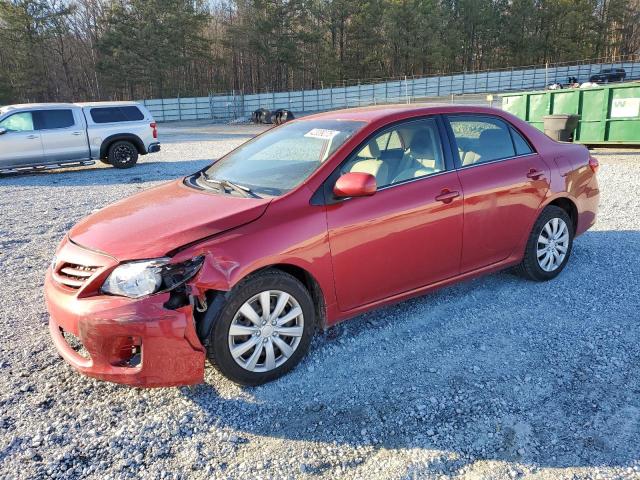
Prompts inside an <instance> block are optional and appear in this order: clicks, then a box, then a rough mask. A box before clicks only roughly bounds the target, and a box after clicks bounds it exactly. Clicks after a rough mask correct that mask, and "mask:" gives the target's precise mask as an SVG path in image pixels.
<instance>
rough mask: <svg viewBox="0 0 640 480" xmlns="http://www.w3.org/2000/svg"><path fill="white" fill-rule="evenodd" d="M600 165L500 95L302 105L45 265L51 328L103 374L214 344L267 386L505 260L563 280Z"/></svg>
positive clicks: (194, 356) (136, 378)
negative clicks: (381, 315) (324, 109)
mask: <svg viewBox="0 0 640 480" xmlns="http://www.w3.org/2000/svg"><path fill="white" fill-rule="evenodd" d="M597 168H598V163H597V161H596V160H595V159H594V158H592V157H591V156H590V154H589V152H588V150H587V149H586V148H585V147H583V146H580V145H574V144H564V143H558V142H555V141H553V140H551V139H550V138H548V137H547V136H545V135H544V134H543V133H541V132H539V131H538V130H536V129H534V128H533V127H531V126H530V125H528V124H527V123H525V122H523V121H521V120H519V119H517V118H515V117H513V116H511V115H509V114H508V113H505V112H503V111H500V110H495V109H490V108H483V107H465V106H437V107H435V106H431V107H419V106H385V107H373V108H362V109H353V110H343V111H334V112H329V113H322V114H318V115H313V116H308V117H304V118H302V119H298V120H294V121H292V122H289V123H286V124H284V125H282V126H279V127H276V128H273V129H271V130H269V131H267V132H265V133H263V134H262V135H259V136H257V137H255V138H254V139H252V140H250V141H249V142H247V143H245V144H243V145H242V146H240V147H239V148H237V149H236V150H234V151H232V152H231V153H229V154H227V155H226V156H225V157H223V158H222V159H220V160H219V161H217V162H214V163H213V164H212V165H210V166H208V167H207V168H205V169H203V170H201V171H199V172H197V173H195V174H193V175H190V176H187V177H186V178H182V179H179V180H175V181H172V182H169V183H167V184H164V185H161V186H159V187H156V188H152V189H149V190H146V191H143V192H141V193H139V194H137V195H135V196H133V197H131V198H128V199H125V200H122V201H120V202H117V203H115V204H113V205H110V206H108V207H106V208H103V209H102V210H99V211H97V212H96V213H93V214H92V215H90V216H89V217H87V218H85V219H84V220H82V221H81V222H80V223H78V224H77V225H76V226H75V227H73V228H72V229H71V231H70V232H69V234H68V235H67V236H66V237H65V238H64V240H63V241H62V243H61V244H60V246H59V247H58V249H57V251H56V254H55V258H54V260H53V262H52V265H51V267H50V268H49V269H48V271H47V274H46V283H45V294H46V303H47V307H48V310H49V313H50V324H49V325H50V332H51V336H52V338H53V341H54V343H55V346H56V347H57V350H58V352H59V353H60V354H61V356H62V357H63V358H64V359H65V360H66V361H67V362H68V363H70V364H71V365H72V366H73V367H74V368H75V369H76V370H78V371H80V372H81V373H83V374H86V375H89V376H92V377H96V378H99V379H103V380H109V381H112V382H118V383H124V384H128V385H135V386H145V387H152V386H153V387H156V386H170V385H184V384H195V383H199V382H202V381H203V376H204V367H205V359H206V358H208V359H209V361H210V362H211V363H212V364H213V365H214V366H215V367H216V368H218V369H219V370H220V371H221V372H222V373H223V374H224V375H225V376H227V377H228V378H230V379H231V380H233V381H235V382H238V383H240V384H245V385H258V384H261V383H264V382H267V381H270V380H273V379H275V378H278V377H280V376H281V375H283V374H285V373H286V372H288V371H289V370H291V369H292V368H293V367H294V366H295V365H296V364H297V363H298V362H299V361H300V360H301V358H302V357H303V356H304V354H305V353H306V352H307V350H308V349H309V344H310V342H311V338H312V335H313V334H314V331H316V330H317V329H324V328H327V327H330V326H332V325H334V324H335V323H337V322H339V321H341V320H344V319H347V318H349V317H353V316H354V315H357V314H359V313H362V312H364V311H367V310H370V309H372V308H375V307H378V306H381V305H385V304H389V303H392V302H398V301H400V300H403V299H406V298H409V297H413V296H417V295H422V294H424V293H425V292H428V291H430V290H432V289H435V288H439V287H443V286H445V285H449V284H451V283H454V282H458V281H461V280H464V279H468V278H471V277H476V276H479V275H482V274H486V273H489V272H495V271H498V270H503V269H506V268H508V267H515V270H516V271H517V272H519V273H520V274H521V275H522V276H524V277H526V278H528V279H531V280H537V281H544V280H550V279H552V278H554V277H555V276H556V275H558V274H559V273H560V272H561V271H562V269H563V268H565V265H566V264H567V261H568V260H569V257H570V254H571V248H572V242H573V240H574V238H575V237H576V236H577V235H580V234H581V233H583V232H585V231H586V230H587V229H588V228H589V227H591V226H592V225H593V224H594V222H595V218H596V210H597V206H598V198H599V190H598V184H597V180H596V175H595V172H596V170H597Z"/></svg>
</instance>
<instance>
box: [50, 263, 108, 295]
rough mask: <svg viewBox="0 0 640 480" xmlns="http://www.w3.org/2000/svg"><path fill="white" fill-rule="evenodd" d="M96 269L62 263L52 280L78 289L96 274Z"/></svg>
mask: <svg viewBox="0 0 640 480" xmlns="http://www.w3.org/2000/svg"><path fill="white" fill-rule="evenodd" d="M97 269H98V267H89V266H86V265H77V264H74V263H63V264H62V265H61V266H60V267H59V268H58V269H57V271H56V273H55V275H54V278H55V279H56V281H58V282H59V283H61V284H63V285H65V286H67V287H70V288H75V289H78V288H80V287H82V286H83V285H84V284H85V282H86V281H87V280H89V278H91V276H93V274H94V273H95V272H96V270H97Z"/></svg>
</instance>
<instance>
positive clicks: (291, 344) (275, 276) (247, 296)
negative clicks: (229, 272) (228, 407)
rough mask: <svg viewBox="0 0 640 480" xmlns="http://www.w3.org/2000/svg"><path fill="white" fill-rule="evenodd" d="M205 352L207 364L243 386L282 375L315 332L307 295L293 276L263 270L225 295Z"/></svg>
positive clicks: (310, 300)
mask: <svg viewBox="0 0 640 480" xmlns="http://www.w3.org/2000/svg"><path fill="white" fill-rule="evenodd" d="M228 297H229V298H228V300H227V302H226V304H225V306H224V307H223V308H222V310H221V312H220V314H219V316H218V318H217V319H216V321H215V323H214V326H213V329H212V332H211V336H210V341H209V347H208V349H207V355H208V357H209V361H210V362H211V363H212V364H213V365H214V366H215V367H216V368H217V369H218V370H219V371H220V372H221V373H222V374H223V375H225V376H226V377H228V378H229V379H231V380H233V381H234V382H236V383H239V384H242V385H260V384H262V383H266V382H269V381H271V380H275V379H276V378H279V377H281V376H282V375H284V374H285V373H287V372H288V371H290V370H291V369H292V368H293V367H295V366H296V365H297V364H298V363H299V362H300V360H301V359H302V357H303V356H304V355H305V354H306V352H307V350H308V349H309V345H310V343H311V337H312V335H313V331H314V328H315V309H314V307H313V300H312V299H311V295H310V294H309V292H308V291H307V289H306V288H305V287H304V285H303V284H302V283H301V282H300V281H299V280H298V279H296V278H295V277H293V276H291V275H289V274H287V273H284V272H280V271H278V270H271V271H265V272H263V273H259V274H256V275H254V276H252V277H249V278H248V279H247V280H245V281H243V282H242V283H241V284H239V285H238V286H237V287H236V288H234V289H233V290H232V291H231V292H230V293H229V296H228Z"/></svg>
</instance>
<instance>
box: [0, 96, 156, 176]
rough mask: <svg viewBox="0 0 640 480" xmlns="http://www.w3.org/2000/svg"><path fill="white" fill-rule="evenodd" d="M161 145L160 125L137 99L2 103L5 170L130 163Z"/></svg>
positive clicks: (0, 154)
mask: <svg viewBox="0 0 640 480" xmlns="http://www.w3.org/2000/svg"><path fill="white" fill-rule="evenodd" d="M158 151H160V142H159V141H158V126H157V124H156V122H155V121H154V119H153V117H152V116H151V113H150V112H149V111H148V110H147V109H146V108H145V107H144V106H143V105H141V104H139V103H135V102H96V103H67V104H64V103H46V104H45V103H42V104H24V105H9V106H6V107H0V173H15V172H19V171H23V170H34V169H44V168H56V167H66V166H75V165H89V164H92V163H94V161H95V160H101V161H102V162H104V163H108V164H110V165H113V166H114V167H116V168H130V167H133V166H134V165H135V164H136V162H137V161H138V156H139V155H146V154H148V153H154V152H158Z"/></svg>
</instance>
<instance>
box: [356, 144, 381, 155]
mask: <svg viewBox="0 0 640 480" xmlns="http://www.w3.org/2000/svg"><path fill="white" fill-rule="evenodd" d="M358 157H360V158H380V147H378V144H377V143H376V141H375V140H371V141H370V142H369V143H368V144H367V145H366V146H365V147H364V148H363V149H362V150H360V153H358Z"/></svg>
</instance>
